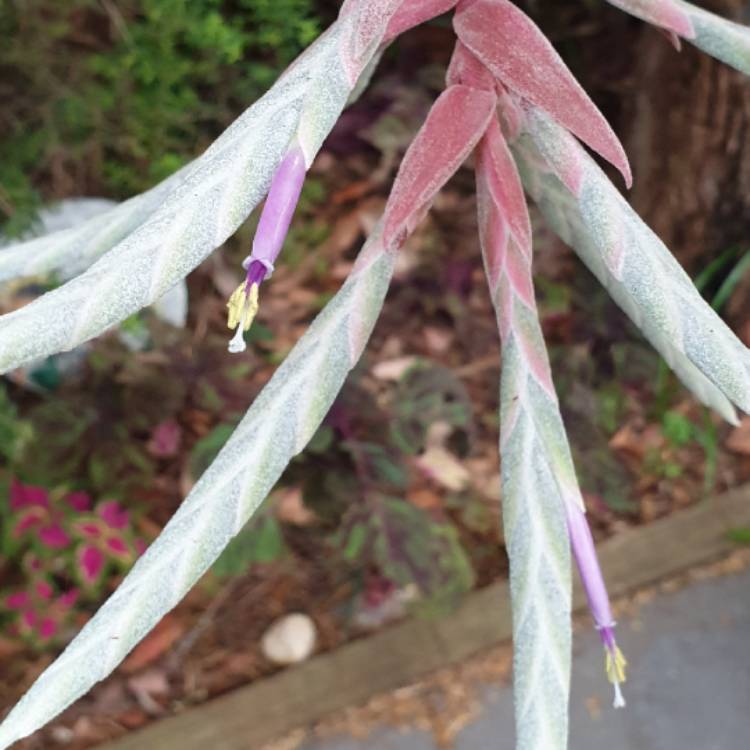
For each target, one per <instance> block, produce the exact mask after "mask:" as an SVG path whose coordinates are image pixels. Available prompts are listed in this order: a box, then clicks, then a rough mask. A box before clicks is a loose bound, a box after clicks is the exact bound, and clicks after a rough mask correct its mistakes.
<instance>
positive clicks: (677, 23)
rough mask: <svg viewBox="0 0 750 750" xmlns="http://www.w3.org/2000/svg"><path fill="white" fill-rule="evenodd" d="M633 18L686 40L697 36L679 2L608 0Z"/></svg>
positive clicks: (672, 0) (668, 0) (669, 0)
mask: <svg viewBox="0 0 750 750" xmlns="http://www.w3.org/2000/svg"><path fill="white" fill-rule="evenodd" d="M607 2H608V3H610V4H611V5H614V6H616V7H617V8H619V9H620V10H624V11H625V12H626V13H630V15H631V16H635V17H636V18H640V19H641V20H642V21H647V22H648V23H652V24H654V26H659V27H660V28H662V29H664V30H665V31H671V32H673V33H674V34H677V35H678V36H681V37H683V38H684V39H692V38H693V37H694V36H695V29H694V28H693V24H692V22H691V20H690V17H689V16H688V14H687V13H685V11H684V10H683V9H682V8H680V6H679V3H678V2H677V0H607Z"/></svg>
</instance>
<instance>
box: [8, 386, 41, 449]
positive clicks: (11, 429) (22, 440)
mask: <svg viewBox="0 0 750 750" xmlns="http://www.w3.org/2000/svg"><path fill="white" fill-rule="evenodd" d="M33 434H34V429H33V427H32V426H31V424H30V423H29V422H27V421H26V420H24V419H21V418H20V416H19V414H18V408H17V407H16V405H15V403H13V401H12V400H11V399H10V397H9V396H8V391H7V389H6V388H5V386H4V385H3V384H2V383H0V457H2V458H3V459H4V460H5V461H6V462H8V463H9V464H12V463H13V462H14V461H15V460H16V459H17V458H18V457H19V455H20V454H22V453H23V451H24V449H25V448H26V446H27V445H28V443H29V442H30V441H31V439H32V437H33Z"/></svg>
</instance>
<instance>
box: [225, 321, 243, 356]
mask: <svg viewBox="0 0 750 750" xmlns="http://www.w3.org/2000/svg"><path fill="white" fill-rule="evenodd" d="M242 329H243V322H242V321H240V324H239V325H238V326H237V330H236V332H235V334H234V336H232V340H231V341H230V342H229V346H227V349H229V351H230V352H231V353H232V354H240V353H241V352H244V351H245V349H247V344H245V332H244V331H243V330H242Z"/></svg>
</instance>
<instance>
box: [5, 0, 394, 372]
mask: <svg viewBox="0 0 750 750" xmlns="http://www.w3.org/2000/svg"><path fill="white" fill-rule="evenodd" d="M397 5H398V3H397V2H396V0H383V1H382V2H380V3H372V2H364V0H349V2H348V3H346V4H345V6H344V8H343V9H342V13H341V17H340V19H339V20H338V21H337V22H336V23H334V24H333V26H331V27H330V28H329V29H328V30H327V31H326V32H325V33H324V34H323V35H322V36H321V37H319V39H318V40H317V41H316V42H315V43H314V44H313V45H312V46H311V47H309V48H308V49H307V50H306V51H305V52H304V53H303V54H302V55H301V56H300V57H299V58H298V59H297V60H296V61H295V62H294V63H293V64H292V66H291V67H290V68H289V69H288V70H287V71H286V72H285V73H284V74H283V75H282V76H281V78H280V79H279V80H278V81H277V82H276V84H275V85H274V86H273V88H272V89H271V90H270V91H269V92H268V93H266V94H265V95H264V96H263V97H262V98H261V99H260V100H258V102H256V103H255V104H254V105H253V106H252V107H250V109H248V110H247V111H246V112H245V113H244V114H243V115H241V116H240V117H239V118H238V119H237V120H235V122H234V123H233V124H232V125H231V126H230V127H229V128H227V130H225V131H224V133H222V135H221V136H219V138H218V139H217V140H216V141H215V142H214V143H213V144H212V145H211V146H210V147H209V148H208V150H207V151H206V152H205V153H204V154H203V155H202V156H201V157H200V158H198V159H196V160H195V161H194V162H193V163H192V164H189V165H188V166H186V167H183V169H182V170H180V172H179V173H178V174H177V175H175V176H173V177H171V178H169V180H167V181H166V183H163V184H162V185H161V186H157V187H156V188H154V189H153V190H152V191H149V193H146V194H144V195H143V196H140V197H139V198H135V199H133V200H132V201H129V202H127V203H125V204H123V205H122V206H118V207H117V208H115V209H113V210H112V212H109V213H108V214H105V215H103V216H102V217H99V218H98V219H97V218H95V219H92V220H91V221H90V222H88V223H87V224H86V225H84V227H83V228H81V229H80V230H75V229H73V230H69V231H70V234H65V236H64V237H63V239H64V241H65V242H66V243H70V248H72V247H73V246H74V245H75V246H76V247H77V250H76V251H75V255H76V258H77V259H78V260H80V261H81V262H83V259H84V258H86V259H90V257H91V253H92V252H93V253H94V254H96V253H98V252H101V251H102V249H103V248H104V249H106V246H107V245H108V244H111V241H112V234H111V233H112V232H114V233H115V234H117V233H124V232H128V231H129V233H127V234H124V236H123V237H122V239H121V240H120V241H119V242H118V243H117V244H116V245H115V246H114V247H113V248H112V249H111V250H110V251H109V252H107V253H106V254H105V255H104V256H103V257H101V258H100V259H99V260H98V261H96V262H95V263H94V264H93V265H92V266H91V267H90V268H89V269H88V270H87V271H85V272H84V273H82V274H81V275H80V276H78V277H77V278H75V279H73V280H72V281H69V282H68V283H66V284H65V285H63V286H61V287H59V288H58V289H55V290H53V291H51V292H49V293H47V294H45V295H44V296H43V297H41V298H39V299H38V300H36V301H34V302H32V303H31V304H29V305H27V306H26V307H24V308H22V309H20V310H16V311H14V312H12V313H10V314H8V315H4V316H2V317H0V371H2V372H7V371H8V370H10V369H13V368H15V367H18V366H20V365H22V364H24V363H25V362H28V361H31V360H33V359H38V358H40V357H44V356H47V355H49V354H52V353H54V352H58V351H62V350H68V349H72V348H73V347H75V346H76V345H78V344H80V343H82V342H83V341H86V340H87V339H90V338H93V337H94V336H97V335H98V334H100V333H102V332H103V331H105V330H107V329H108V328H110V327H112V326H114V325H115V324H116V323H118V322H120V321H121V320H123V319H125V318H127V317H128V316H129V315H131V314H133V313H134V312H136V311H137V310H139V309H140V308H142V307H145V306H147V305H149V304H151V303H152V302H153V301H154V300H156V299H158V298H159V297H161V296H162V295H163V294H164V293H165V292H167V291H168V290H169V289H171V288H172V287H174V285H175V284H176V283H177V282H178V281H179V280H180V279H181V278H183V277H184V276H185V275H187V274H188V273H189V272H190V271H191V270H192V269H193V268H195V267H196V266H197V265H198V264H199V263H200V262H201V261H202V260H203V259H204V258H205V257H206V256H207V255H208V254H209V253H210V252H211V251H212V250H213V249H214V248H216V247H218V246H219V245H220V244H221V243H222V242H224V241H225V240H226V239H227V237H229V236H230V235H231V234H232V233H233V232H234V231H235V230H236V229H237V227H238V226H239V225H240V224H241V223H242V222H243V221H244V220H245V218H246V217H247V215H248V214H249V213H250V211H251V210H252V209H253V208H254V206H255V205H256V204H257V203H258V202H259V201H260V200H261V199H262V198H263V196H264V195H265V193H266V190H267V188H268V185H269V183H270V180H271V177H272V175H273V173H274V170H275V169H276V166H277V165H278V163H279V162H280V160H281V158H282V157H283V155H284V153H285V152H286V150H287V148H288V147H289V145H290V143H291V142H292V141H296V142H297V143H298V144H299V146H300V147H301V149H302V151H303V153H304V154H305V159H306V162H307V164H310V162H311V161H312V159H313V158H314V156H315V154H316V153H317V151H318V149H319V148H320V146H321V144H322V142H323V139H324V138H325V137H326V136H327V135H328V133H329V132H330V130H331V128H332V127H333V125H334V123H335V122H336V119H337V118H338V116H339V114H340V113H341V110H342V108H343V107H344V105H345V103H346V101H347V98H348V96H349V94H350V93H351V91H352V89H353V88H354V86H355V85H356V83H357V79H358V77H359V75H360V74H361V72H362V70H363V69H364V68H365V67H366V66H367V63H368V62H369V60H370V58H371V57H372V55H373V54H375V52H376V51H377V49H378V47H379V45H380V42H381V40H382V38H383V35H384V33H385V30H386V27H387V24H388V20H389V18H390V16H391V15H392V14H393V12H395V10H396V8H397ZM157 198H158V200H157ZM128 207H129V208H128ZM113 216H114V218H115V219H116V221H115V222H114V223H107V222H108V221H109V222H112V221H113ZM97 221H100V222H102V223H100V224H99V223H96V222H97ZM77 232H79V233H77ZM44 241H45V240H43V239H42V240H40V242H44ZM80 243H83V246H81V245H80ZM87 243H88V244H87ZM44 247H48V248H49V246H47V245H45V246H44ZM66 248H68V246H67V245H66ZM26 249H27V250H28V249H29V248H28V247H27V248H26ZM37 249H38V248H37ZM68 251H69V249H66V250H65V252H68ZM50 252H51V250H50ZM70 252H73V251H72V250H70Z"/></svg>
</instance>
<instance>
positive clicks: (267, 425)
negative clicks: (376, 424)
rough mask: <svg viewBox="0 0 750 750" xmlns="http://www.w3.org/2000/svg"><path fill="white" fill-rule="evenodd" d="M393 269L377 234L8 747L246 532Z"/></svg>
mask: <svg viewBox="0 0 750 750" xmlns="http://www.w3.org/2000/svg"><path fill="white" fill-rule="evenodd" d="M393 263H394V255H393V254H390V253H384V252H383V251H382V241H381V235H380V230H379V229H376V231H375V232H374V234H373V235H372V236H371V238H370V239H369V240H368V242H367V243H366V245H365V247H364V249H363V251H362V253H361V256H360V259H359V260H358V262H357V265H356V266H355V268H354V270H353V272H352V274H351V275H350V277H349V279H348V280H347V281H346V283H345V284H344V286H343V287H342V288H341V290H340V291H339V292H338V294H337V295H336V296H335V297H334V298H333V299H332V300H331V302H329V304H328V305H327V306H326V307H325V309H324V310H323V312H322V313H320V315H319V316H318V317H317V318H316V320H315V321H314V322H313V324H312V325H311V326H310V328H309V330H308V331H307V332H306V333H305V335H304V336H303V337H302V338H301V339H300V340H299V342H298V343H297V345H296V346H295V347H294V349H293V350H292V352H291V353H290V355H289V356H288V357H287V359H286V360H285V361H284V363H283V364H282V365H281V366H280V367H279V369H278V370H277V372H276V373H275V374H274V376H273V378H271V380H270V381H269V383H268V384H267V385H266V387H265V388H264V389H263V390H262V391H261V393H260V395H259V396H258V397H257V398H256V400H255V402H254V403H253V405H252V406H251V408H250V410H249V411H248V412H247V414H246V415H245V417H244V419H243V420H242V422H240V424H239V425H238V427H237V429H236V430H235V431H234V433H233V434H232V436H231V438H230V439H229V441H228V442H227V443H226V445H225V446H224V448H223V449H222V450H221V452H220V453H219V455H218V457H217V458H216V460H215V461H214V463H213V464H212V465H211V466H210V467H209V469H208V470H207V471H206V472H205V473H204V474H203V476H202V477H201V479H200V480H199V481H198V483H197V484H196V485H195V487H194V488H193V490H192V492H191V493H190V495H189V496H188V497H187V498H186V500H185V501H184V503H183V504H182V505H181V506H180V508H179V510H178V511H177V513H175V515H174V517H173V518H172V520H171V521H170V522H169V523H168V524H167V526H166V527H165V529H164V530H163V531H162V533H161V535H160V536H159V538H158V539H157V540H156V541H155V542H154V543H153V544H152V545H151V547H149V549H148V550H147V551H146V553H145V554H144V555H143V557H141V558H140V559H139V560H138V562H137V563H136V565H135V566H134V567H133V569H132V570H131V571H130V573H129V574H128V575H127V577H126V578H125V580H124V581H123V582H122V584H121V585H120V587H119V588H118V589H117V591H116V592H115V593H114V594H113V595H112V596H111V597H110V598H109V599H108V600H107V602H106V603H105V604H104V605H103V606H102V607H101V608H100V609H99V611H98V612H97V613H96V615H95V616H94V617H93V618H92V619H91V620H90V621H89V622H88V623H87V625H86V626H85V627H84V628H83V630H81V632H80V633H79V634H78V636H77V637H76V638H75V639H74V640H73V641H72V642H71V643H70V645H69V646H68V647H67V648H66V649H65V651H64V652H63V653H62V655H61V656H60V657H58V659H57V660H56V661H55V662H53V664H52V665H51V666H50V667H49V668H48V669H47V670H46V671H45V672H44V673H43V674H42V675H41V676H40V677H39V678H38V679H37V681H36V682H35V683H34V685H33V686H32V687H31V689H30V690H29V692H28V693H26V695H25V696H24V697H23V698H22V699H21V701H20V702H19V703H18V704H17V705H16V707H15V708H14V709H13V710H12V711H11V713H10V714H9V715H8V717H7V718H6V719H5V721H4V722H3V724H2V725H0V748H6V747H8V746H9V745H11V744H12V743H13V742H15V741H17V740H19V739H21V738H22V737H25V736H27V735H29V734H30V733H32V732H34V731H35V730H36V729H38V728H40V727H41V726H43V725H44V724H45V723H46V722H48V721H49V720H50V719H52V718H53V717H54V716H56V715H57V714H58V713H59V712H60V711H62V710H63V709H64V708H65V707H66V706H68V705H70V704H71V703H72V702H73V701H74V700H76V698H78V697H79V696H81V695H83V694H84V693H85V692H87V691H88V690H89V689H90V688H91V687H92V686H93V685H94V684H95V683H96V682H98V681H99V680H102V679H103V678H104V677H106V676H107V675H108V674H109V673H110V672H112V670H113V669H114V668H115V667H116V666H117V665H118V664H119V663H120V662H121V661H122V659H123V658H124V657H125V656H126V654H127V653H128V652H129V651H130V650H131V649H132V648H133V647H134V646H135V645H136V644H137V643H138V642H139V641H140V640H141V639H142V638H143V637H144V636H145V635H146V633H148V631H149V630H151V628H153V626H154V625H156V623H157V622H158V621H159V620H160V619H161V618H162V617H163V616H164V615H165V614H166V613H167V612H168V611H169V610H171V609H172V608H173V607H174V606H175V605H176V604H177V603H178V602H179V601H180V599H182V597H183V596H184V595H185V593H186V592H187V591H188V590H189V589H190V588H191V586H192V585H193V584H194V583H195V582H196V581H197V580H198V578H199V577H200V576H201V575H202V574H203V573H204V572H205V571H206V570H207V569H208V568H209V567H210V565H211V564H212V563H213V562H214V560H216V558H217V557H218V556H219V554H220V552H221V551H222V550H223V549H224V547H225V546H226V545H227V543H228V542H229V540H230V539H231V538H232V537H233V536H234V535H235V534H237V533H238V532H239V531H240V530H241V529H242V527H243V526H244V525H245V523H246V522H247V520H248V519H249V518H250V517H251V516H252V514H253V513H254V512H255V510H256V509H257V508H258V506H259V505H260V504H261V502H262V501H263V500H264V498H265V497H266V496H267V495H268V493H269V491H270V490H271V488H272V487H273V486H274V484H275V483H276V481H277V480H278V478H279V476H280V475H281V472H282V471H283V470H284V468H285V467H286V465H287V464H288V463H289V461H290V459H291V458H292V457H293V456H294V455H296V454H297V453H299V452H300V451H301V450H302V449H303V448H304V447H305V445H306V444H307V442H308V441H309V440H310V438H311V437H312V436H313V434H314V433H315V431H316V429H317V428H318V426H319V425H320V423H321V421H322V420H323V417H324V416H325V415H326V413H327V411H328V409H329V408H330V406H331V404H332V402H333V400H334V398H335V396H336V394H337V393H338V391H339V390H340V388H341V386H342V385H343V382H344V379H345V377H346V375H347V373H348V372H349V371H350V370H351V368H352V367H353V366H354V364H355V363H356V362H357V360H358V359H359V356H360V354H361V353H362V350H363V348H364V346H365V343H366V341H367V339H368V337H369V335H370V332H371V331H372V327H373V325H374V324H375V321H376V319H377V317H378V314H379V312H380V309H381V307H382V304H383V299H384V297H385V293H386V289H387V287H388V283H389V281H390V278H391V274H392V271H393Z"/></svg>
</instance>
